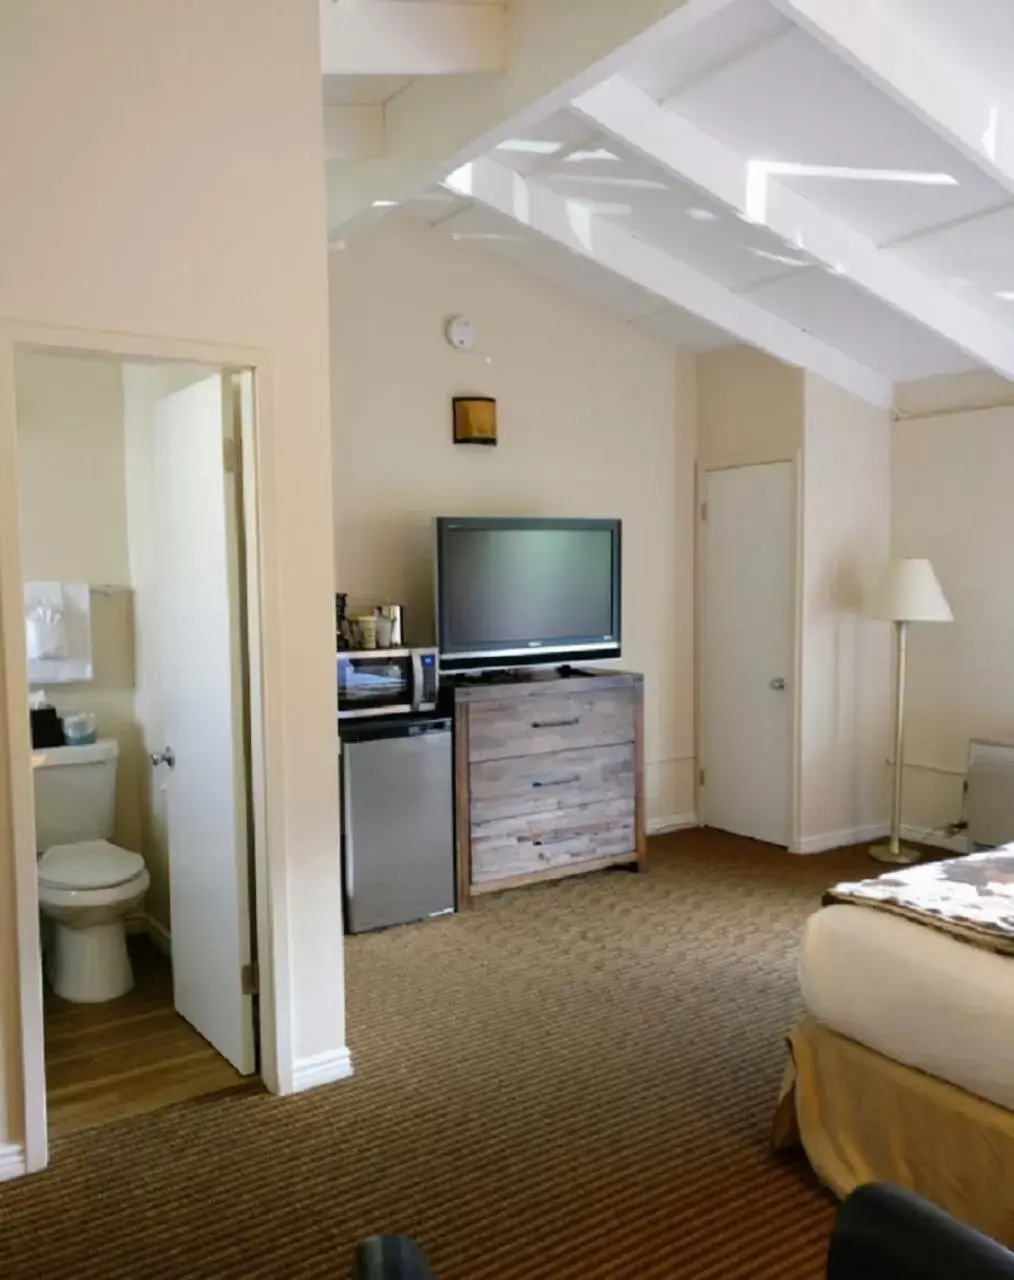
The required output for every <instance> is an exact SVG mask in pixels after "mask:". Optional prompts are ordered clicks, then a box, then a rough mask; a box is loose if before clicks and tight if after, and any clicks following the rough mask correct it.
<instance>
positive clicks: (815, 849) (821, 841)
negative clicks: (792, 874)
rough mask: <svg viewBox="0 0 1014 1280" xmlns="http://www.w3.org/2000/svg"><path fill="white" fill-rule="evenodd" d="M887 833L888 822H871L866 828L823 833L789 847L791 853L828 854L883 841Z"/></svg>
mask: <svg viewBox="0 0 1014 1280" xmlns="http://www.w3.org/2000/svg"><path fill="white" fill-rule="evenodd" d="M887 831H888V826H887V823H886V822H871V823H867V825H866V826H865V827H845V828H843V829H842V830H841V831H821V832H820V833H819V834H817V835H815V836H804V837H803V838H802V840H794V841H793V842H792V844H790V845H789V853H827V852H828V850H830V849H843V848H845V847H846V846H847V845H850V844H864V843H866V842H867V841H869V840H883V839H884V837H885V836H886V835H887Z"/></svg>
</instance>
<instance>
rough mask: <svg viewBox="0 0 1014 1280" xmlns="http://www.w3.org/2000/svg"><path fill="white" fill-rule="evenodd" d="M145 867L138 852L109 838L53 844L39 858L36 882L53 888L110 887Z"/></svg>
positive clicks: (122, 882)
mask: <svg viewBox="0 0 1014 1280" xmlns="http://www.w3.org/2000/svg"><path fill="white" fill-rule="evenodd" d="M143 870H144V859H143V858H142V857H141V855H140V854H139V853H130V852H129V851H128V850H127V849H120V848H119V847H118V846H117V845H115V844H110V843H109V841H108V840H83V841H81V843H80V844H56V845H53V847H52V849H47V850H46V852H45V853H44V854H43V855H42V857H41V858H40V859H39V883H40V884H48V885H49V886H50V888H53V889H112V888H115V886H116V885H118V884H126V882H127V881H128V880H133V878H134V876H136V875H137V874H138V872H140V871H143Z"/></svg>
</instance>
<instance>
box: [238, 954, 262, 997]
mask: <svg viewBox="0 0 1014 1280" xmlns="http://www.w3.org/2000/svg"><path fill="white" fill-rule="evenodd" d="M239 980H240V985H241V987H242V989H243V994H244V995H245V996H255V995H256V994H257V992H258V990H259V988H260V969H259V966H258V965H257V963H256V961H255V962H254V963H253V964H245V965H244V966H243V968H242V969H241V970H240V979H239Z"/></svg>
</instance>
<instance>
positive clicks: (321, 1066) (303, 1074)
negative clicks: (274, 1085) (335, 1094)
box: [292, 1049, 352, 1093]
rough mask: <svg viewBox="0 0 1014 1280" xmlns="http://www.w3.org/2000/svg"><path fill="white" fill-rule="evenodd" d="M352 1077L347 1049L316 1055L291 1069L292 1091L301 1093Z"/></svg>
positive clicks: (350, 1060)
mask: <svg viewBox="0 0 1014 1280" xmlns="http://www.w3.org/2000/svg"><path fill="white" fill-rule="evenodd" d="M351 1075H352V1055H351V1054H350V1053H349V1051H348V1049H339V1050H338V1051H337V1052H335V1053H318V1054H316V1055H315V1056H314V1057H312V1058H302V1059H301V1060H300V1061H299V1062H297V1063H296V1064H295V1065H294V1066H293V1069H292V1091H293V1093H302V1092H303V1091H304V1090H305V1089H316V1088H317V1087H318V1086H320V1085H322V1084H334V1082H335V1081H336V1080H347V1079H348V1078H349V1077H350V1076H351Z"/></svg>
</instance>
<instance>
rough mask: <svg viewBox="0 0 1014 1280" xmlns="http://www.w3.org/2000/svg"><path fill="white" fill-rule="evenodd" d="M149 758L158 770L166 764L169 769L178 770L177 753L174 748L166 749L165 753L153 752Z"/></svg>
mask: <svg viewBox="0 0 1014 1280" xmlns="http://www.w3.org/2000/svg"><path fill="white" fill-rule="evenodd" d="M148 758H149V759H150V760H151V762H152V764H153V765H154V766H155V768H156V769H157V768H158V766H159V765H160V764H164V765H165V766H166V768H167V769H175V768H176V752H175V751H174V750H173V749H172V747H166V749H165V750H164V751H153V752H152V753H151V755H150V756H149V757H148Z"/></svg>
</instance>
